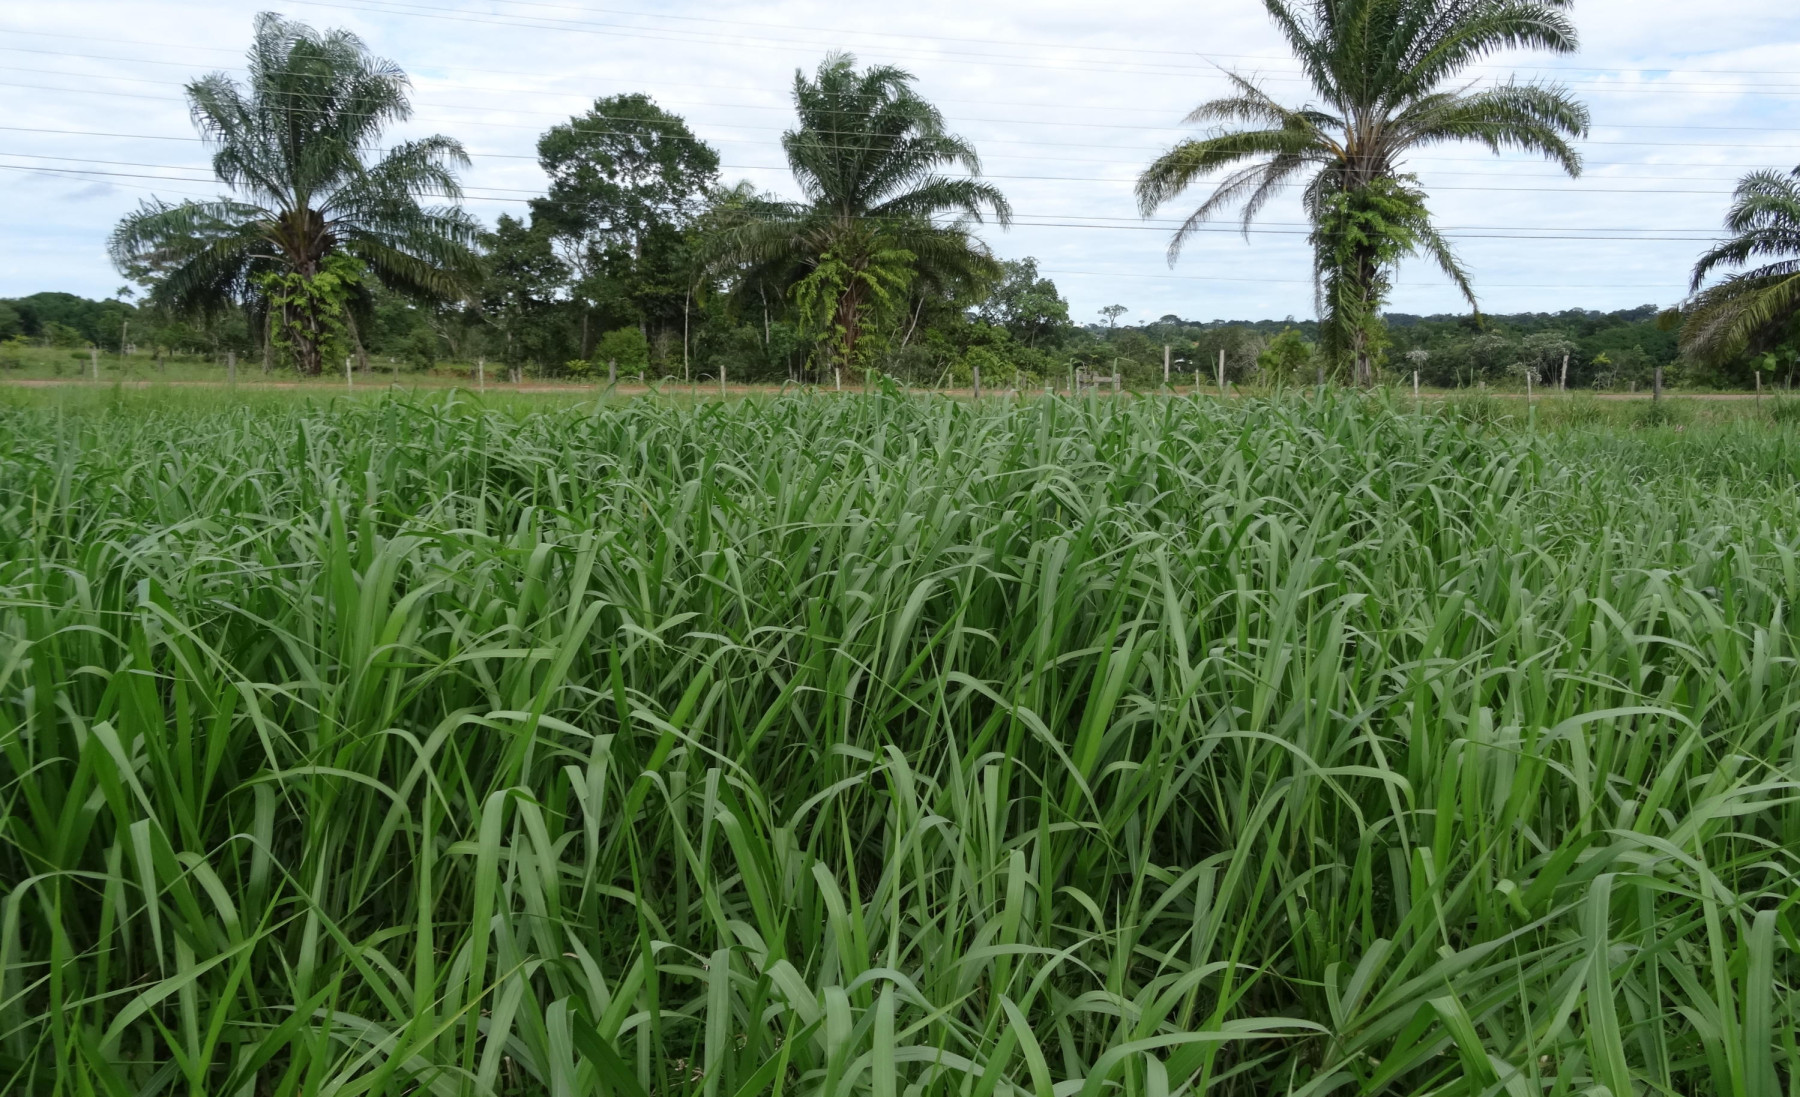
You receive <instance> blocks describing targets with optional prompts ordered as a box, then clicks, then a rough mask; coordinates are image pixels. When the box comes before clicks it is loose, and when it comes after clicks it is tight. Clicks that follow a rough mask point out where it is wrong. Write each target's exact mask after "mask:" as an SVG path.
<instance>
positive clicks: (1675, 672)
mask: <svg viewBox="0 0 1800 1097" xmlns="http://www.w3.org/2000/svg"><path fill="white" fill-rule="evenodd" d="M1410 409H1411V403H1410V401H1406V400H1400V399H1398V398H1395V399H1393V400H1391V401H1388V402H1385V403H1384V402H1383V401H1381V400H1378V399H1368V398H1352V397H1343V398H1340V397H1334V396H1330V395H1326V396H1322V397H1321V396H1316V395H1314V396H1302V397H1291V398H1284V399H1274V400H1240V401H1232V402H1220V401H1214V400H1208V399H1167V400H1106V399H1089V400H1081V401H1071V400H1067V399H1062V398H1054V399H1033V400H1029V401H1022V402H1002V401H994V402H987V403H980V404H972V403H969V402H966V401H952V400H942V399H915V398H900V397H895V396H892V395H880V394H877V395H875V396H871V397H866V398H864V397H857V398H850V399H823V398H815V397H807V396H789V397H783V398H780V399H772V400H770V399H759V400H745V401H737V402H730V403H717V402H707V403H699V404H686V403H677V402H669V401H656V400H633V401H618V402H602V401H596V400H584V401H572V402H553V401H537V402H527V401H519V402H504V401H503V402H499V403H482V402H480V401H476V400H474V399H472V398H469V397H467V396H451V397H435V398H417V397H384V398H370V399H354V400H352V399H330V400H321V399H318V398H316V397H309V398H298V397H292V396H280V397H275V396H268V397H265V396H255V397H246V396H245V395H243V394H218V393H212V394H204V395H200V394H194V393H178V394H173V393H164V394H144V395H143V398H139V396H137V395H124V396H122V395H120V394H117V393H113V394H108V393H105V392H90V393H88V394H86V395H82V396H79V397H74V396H67V395H63V396H57V395H54V394H49V395H46V394H43V393H37V394H31V395H25V396H21V395H18V394H16V393H8V394H7V395H6V397H5V398H4V399H3V400H0V545H4V546H5V549H4V553H3V556H0V884H4V898H3V899H0V1091H5V1092H19V1093H33V1094H38V1093H45V1094H82V1095H87V1094H106V1095H109V1097H111V1095H126V1094H162V1093H169V1094H173V1093H183V1094H208V1095H210V1094H222V1095H233V1097H237V1095H244V1097H251V1095H264V1094H281V1095H287V1094H306V1095H315V1094H318V1095H323V1094H343V1095H351V1094H357V1095H360V1094H425V1093H431V1094H443V1095H468V1094H506V1095H524V1094H532V1095H539V1094H550V1095H557V1097H562V1095H574V1094H606V1095H609V1097H610V1095H615V1094H617V1095H629V1097H648V1095H652V1094H654V1095H657V1097H662V1095H668V1094H678V1093H679V1094H688V1093H691V1094H696V1095H704V1097H716V1095H723V1097H739V1095H741V1097H751V1095H759V1094H770V1095H779V1094H794V1095H800V1094H819V1095H821V1097H837V1095H839V1094H847V1093H854V1094H867V1095H869V1097H899V1095H900V1094H902V1093H904V1094H907V1095H909V1097H911V1095H927V1094H933V1095H936V1094H941V1095H945V1097H950V1095H956V1097H996V1095H1003V1097H1014V1095H1019V1097H1027V1095H1029V1097H1077V1095H1079V1097H1100V1095H1101V1094H1115V1093H1116V1094H1122V1095H1130V1097H1179V1095H1182V1094H1188V1093H1194V1094H1198V1093H1217V1094H1243V1095H1246V1097H1248V1095H1252V1094H1255V1095H1262V1094H1272V1093H1281V1094H1304V1095H1309V1097H1313V1095H1317V1097H1322V1095H1324V1094H1327V1093H1365V1094H1418V1095H1424V1094H1434V1095H1446V1094H1451V1095H1462V1094H1467V1095H1471V1097H1473V1095H1477V1094H1479V1095H1483V1097H1487V1095H1494V1094H1500V1093H1505V1094H1508V1095H1510V1097H1523V1095H1525V1094H1532V1093H1542V1094H1556V1095H1563V1094H1569V1095H1573V1094H1590V1093H1600V1092H1605V1093H1609V1094H1612V1095H1614V1097H1622V1095H1625V1094H1697V1093H1718V1094H1731V1095H1734V1097H1774V1095H1776V1094H1784V1093H1792V1092H1793V1091H1794V1090H1793V1087H1794V1086H1796V1085H1797V1084H1800V1081H1797V1078H1800V1074H1797V1072H1796V1056H1797V1051H1796V1032H1797V1029H1800V1018H1797V1016H1796V998H1795V996H1794V994H1793V988H1794V984H1795V980H1796V975H1797V974H1800V964H1797V963H1796V958H1795V949H1796V946H1797V945H1800V939H1797V938H1796V933H1795V928H1796V911H1795V909H1794V908H1795V903H1796V898H1797V896H1800V889H1797V888H1796V855H1797V853H1800V791H1797V782H1800V734H1797V732H1796V714H1797V712H1800V679H1797V676H1796V672H1795V636H1794V628H1795V626H1794V625H1793V623H1792V621H1791V618H1792V616H1793V610H1792V605H1793V602H1794V599H1795V596H1796V593H1797V592H1800V496H1797V495H1796V492H1795V488H1796V483H1797V481H1800V448H1797V447H1796V442H1797V440H1800V436H1796V435H1795V434H1794V433H1793V432H1791V431H1790V430H1789V429H1787V428H1785V427H1783V426H1781V425H1779V424H1774V423H1771V422H1769V421H1768V419H1766V418H1765V419H1763V420H1760V421H1757V422H1755V423H1752V422H1750V421H1748V420H1742V421H1738V422H1718V423H1714V422H1709V421H1705V420H1702V421H1700V422H1697V423H1696V424H1695V425H1694V426H1693V427H1692V428H1691V429H1687V430H1684V431H1682V432H1675V431H1673V430H1670V429H1663V428H1657V429H1623V428H1621V429H1600V428H1601V427H1604V426H1606V425H1607V424H1606V423H1605V422H1603V419H1609V418H1610V417H1612V416H1613V415H1614V412H1613V411H1612V409H1610V408H1608V409H1607V410H1606V411H1605V412H1604V413H1603V415H1602V417H1601V418H1596V417H1594V416H1592V415H1591V414H1590V413H1588V412H1586V411H1583V412H1582V413H1581V415H1580V416H1577V417H1572V419H1571V421H1570V422H1569V423H1568V424H1566V425H1564V426H1557V425H1556V424H1553V423H1550V424H1546V423H1536V422H1527V421H1526V419H1527V417H1525V416H1518V415H1507V414H1503V413H1500V412H1498V411H1495V412H1494V413H1493V414H1490V413H1489V412H1490V410H1492V409H1481V408H1476V407H1475V406H1474V405H1472V404H1468V403H1464V404H1459V405H1457V406H1456V407H1448V406H1447V407H1445V408H1444V409H1442V413H1441V414H1431V413H1428V414H1423V415H1416V414H1411V413H1410ZM1740 419H1741V417H1740ZM1528 428H1531V429H1528Z"/></svg>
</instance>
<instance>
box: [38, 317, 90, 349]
mask: <svg viewBox="0 0 1800 1097" xmlns="http://www.w3.org/2000/svg"><path fill="white" fill-rule="evenodd" d="M43 332H44V340H45V341H46V342H48V343H49V344H50V345H51V346H53V347H65V348H66V347H80V346H85V345H87V342H88V340H87V339H86V338H85V337H84V336H83V335H82V334H81V333H80V332H79V331H76V330H75V329H74V328H72V327H69V326H68V325H67V324H59V323H57V322H56V321H54V320H52V321H50V322H49V323H47V324H45V325H44V329H43Z"/></svg>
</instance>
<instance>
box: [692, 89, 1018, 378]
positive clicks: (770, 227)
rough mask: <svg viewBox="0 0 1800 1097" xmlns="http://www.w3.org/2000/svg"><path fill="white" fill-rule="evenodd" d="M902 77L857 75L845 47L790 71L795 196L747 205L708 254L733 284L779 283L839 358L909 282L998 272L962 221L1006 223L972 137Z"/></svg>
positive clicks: (846, 358)
mask: <svg viewBox="0 0 1800 1097" xmlns="http://www.w3.org/2000/svg"><path fill="white" fill-rule="evenodd" d="M913 79H914V78H913V76H912V74H910V73H908V72H906V71H904V70H903V69H899V68H895V67H893V66H890V65H876V66H872V67H870V68H869V69H866V70H863V71H860V72H859V71H858V70H857V68H856V59H855V58H854V57H853V56H851V55H849V54H847V53H833V54H830V55H828V56H827V57H826V58H825V60H824V61H823V62H822V63H821V64H820V65H819V68H818V71H817V73H816V74H815V75H814V77H813V78H812V79H810V80H809V79H807V77H806V76H805V74H804V73H801V72H798V71H796V72H795V73H794V107H795V109H796V112H797V113H798V115H799V126H798V127H797V128H795V129H791V130H789V131H787V132H786V133H784V134H782V137H781V146H782V149H783V150H784V151H785V152H786V153H787V159H788V166H789V167H790V168H791V169H792V171H793V173H794V180H795V182H797V183H798V184H799V186H800V192H801V194H802V195H803V200H802V201H799V202H784V203H760V204H756V205H754V206H747V207H745V213H744V215H743V216H740V217H738V218H736V219H735V220H733V221H732V222H731V223H729V224H727V225H726V226H724V227H723V228H722V229H721V230H720V231H719V232H718V233H717V234H716V236H715V239H714V241H713V244H712V256H713V258H714V260H715V262H716V263H717V264H724V265H732V266H735V267H736V268H737V269H738V272H739V274H740V275H741V276H742V281H743V282H744V283H745V284H755V283H757V282H771V281H772V282H774V283H775V284H778V285H783V286H786V287H788V290H789V292H790V293H791V295H792V296H793V298H794V302H795V304H796V305H797V306H798V307H799V310H800V313H801V315H802V318H803V320H805V321H806V322H807V326H808V327H809V328H810V329H811V330H813V331H814V332H816V333H818V334H819V335H820V336H821V337H822V342H823V344H824V346H825V349H826V352H827V354H828V355H830V356H831V357H832V358H833V359H834V360H835V361H837V362H838V363H840V364H842V365H845V366H853V367H854V366H860V365H862V364H863V360H864V358H865V357H866V353H865V350H866V347H865V344H864V337H865V336H866V335H867V333H868V331H869V329H870V327H871V324H872V323H874V322H877V321H879V320H880V319H882V318H884V317H887V316H892V315H894V314H895V313H896V311H897V309H896V306H898V305H900V304H903V303H904V302H905V300H906V299H907V298H908V295H909V294H911V293H912V292H913V291H914V290H915V289H916V288H920V287H925V286H930V287H933V288H937V289H941V288H942V287H944V286H947V285H952V284H956V283H960V282H970V281H979V280H982V279H985V278H992V277H996V276H997V275H998V265H997V264H996V263H995V262H994V260H993V257H992V256H991V255H990V254H989V253H988V250H987V248H986V247H985V246H983V245H982V244H981V243H980V241H978V240H977V239H976V238H975V237H974V236H973V235H972V234H971V233H970V231H969V228H970V224H971V223H973V222H981V221H982V220H983V219H984V217H986V216H989V215H991V216H992V217H993V218H994V219H995V220H996V221H998V222H999V223H1000V224H1001V225H1003V226H1004V225H1006V224H1009V223H1010V222H1011V219H1012V209H1011V207H1010V206H1009V205H1008V204H1007V202H1006V198H1005V197H1004V196H1003V195H1001V193H1000V192H999V190H997V189H996V188H995V187H994V186H992V185H991V184H989V183H985V182H982V181H981V180H980V179H979V178H977V177H978V176H979V175H980V173H981V161H980V159H979V158H978V157H977V156H976V155H975V148H974V146H972V145H970V144H969V143H968V142H967V141H965V140H963V139H962V138H960V137H957V136H955V135H953V134H950V133H948V132H946V130H945V128H944V118H943V115H942V114H941V113H940V112H939V111H938V109H937V108H936V107H934V106H932V105H931V104H930V103H928V102H926V101H925V100H924V99H922V98H920V96H919V95H918V93H917V92H915V91H914V90H913V87H912V83H913ZM947 168H961V169H962V170H963V171H964V172H966V173H967V174H966V175H960V176H951V175H946V174H944V171H945V169H947Z"/></svg>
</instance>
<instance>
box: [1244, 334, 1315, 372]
mask: <svg viewBox="0 0 1800 1097" xmlns="http://www.w3.org/2000/svg"><path fill="white" fill-rule="evenodd" d="M1315 353H1317V348H1315V347H1314V346H1313V345H1312V344H1311V343H1309V342H1307V341H1306V339H1305V337H1304V336H1302V335H1301V334H1300V333H1299V332H1297V331H1295V330H1294V329H1293V328H1289V329H1288V330H1286V331H1284V332H1282V333H1281V334H1280V335H1277V336H1276V337H1275V338H1273V339H1271V340H1269V345H1268V346H1266V347H1264V348H1263V351H1262V353H1261V354H1259V355H1257V356H1256V370H1257V373H1259V374H1260V375H1261V376H1262V378H1263V380H1265V381H1268V382H1280V383H1282V384H1292V383H1294V382H1296V381H1301V382H1304V381H1306V380H1309V379H1310V378H1311V375H1312V369H1313V355H1314V354H1315Z"/></svg>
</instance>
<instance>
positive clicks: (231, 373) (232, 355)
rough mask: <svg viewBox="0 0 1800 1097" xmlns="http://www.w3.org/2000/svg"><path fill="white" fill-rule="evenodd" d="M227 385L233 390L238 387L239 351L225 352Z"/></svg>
mask: <svg viewBox="0 0 1800 1097" xmlns="http://www.w3.org/2000/svg"><path fill="white" fill-rule="evenodd" d="M225 383H226V384H227V385H230V386H231V387H232V388H236V387H237V351H235V350H228V351H226V352H225Z"/></svg>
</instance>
